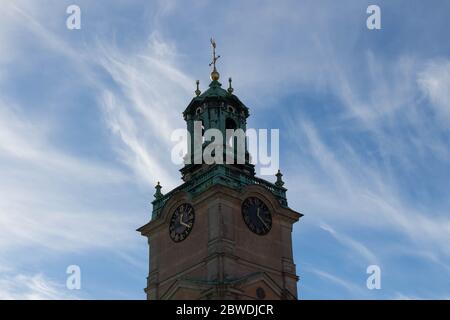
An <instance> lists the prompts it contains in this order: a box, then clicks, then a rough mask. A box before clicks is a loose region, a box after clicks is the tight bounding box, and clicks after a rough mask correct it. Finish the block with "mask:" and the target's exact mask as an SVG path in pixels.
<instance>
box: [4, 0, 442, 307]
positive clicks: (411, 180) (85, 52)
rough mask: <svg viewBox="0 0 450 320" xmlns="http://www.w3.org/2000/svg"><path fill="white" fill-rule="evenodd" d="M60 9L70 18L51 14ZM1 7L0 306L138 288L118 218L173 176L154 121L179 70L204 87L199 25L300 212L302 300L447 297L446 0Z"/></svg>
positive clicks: (160, 118)
mask: <svg viewBox="0 0 450 320" xmlns="http://www.w3.org/2000/svg"><path fill="white" fill-rule="evenodd" d="M72 4H75V5H78V6H79V7H80V9H81V29H80V30H69V29H68V28H67V27H66V20H67V18H68V16H69V15H68V14H67V13H66V9H67V7H68V6H69V5H72ZM371 4H376V5H378V6H379V7H380V9H381V29H380V30H369V29H368V28H367V26H366V20H367V18H368V16H369V14H367V12H366V10H367V7H368V6H369V5H371ZM0 6H1V8H2V10H0V299H144V298H145V294H144V291H143V288H144V287H145V285H146V276H147V272H148V247H147V242H146V239H145V238H143V237H141V236H140V235H139V234H138V233H137V232H136V231H135V230H136V229H137V228H138V227H140V226H142V225H144V224H145V223H147V222H148V221H149V219H150V216H151V201H152V198H153V193H154V186H155V184H156V182H157V181H161V184H162V186H163V190H162V191H163V192H168V191H170V190H171V189H172V188H174V187H176V186H177V185H179V184H180V183H181V179H180V173H179V172H178V170H179V169H180V167H179V166H177V165H175V164H172V162H171V161H170V157H171V148H172V147H173V142H171V141H170V134H171V132H172V131H173V130H174V129H177V128H184V127H185V123H184V121H183V118H182V115H181V113H182V111H183V110H184V109H185V107H186V106H187V105H188V103H189V102H190V100H191V99H192V97H193V96H194V90H195V80H197V79H199V80H200V89H202V90H205V89H206V88H207V85H208V83H209V81H210V80H209V73H210V68H209V66H208V64H209V62H210V59H211V51H210V43H209V39H210V37H214V38H215V39H216V42H217V50H218V53H219V54H220V55H221V58H220V60H219V62H218V69H219V72H220V73H221V75H222V79H227V78H228V77H229V76H231V77H233V86H234V89H235V91H234V93H235V94H236V95H237V96H238V97H239V98H240V99H241V100H242V101H243V102H244V103H245V104H246V105H247V106H248V107H249V108H250V113H251V116H250V118H249V119H248V126H249V127H252V128H266V129H279V130H280V167H281V170H282V172H283V174H284V177H283V178H284V180H285V182H286V184H285V186H286V187H287V189H288V192H287V196H288V201H289V206H290V207H291V208H293V209H295V210H297V211H300V212H301V213H303V214H304V217H302V219H301V221H300V222H299V223H297V224H295V226H294V230H293V243H294V258H295V263H296V266H297V273H298V274H299V276H300V281H299V285H298V289H299V297H300V298H302V299H450V141H449V134H450V126H449V123H450V41H448V40H449V36H448V31H449V26H448V12H449V11H450V3H449V2H448V1H444V0H441V1H440V0H435V1H432V2H427V1H400V0H391V1H370V2H369V1H359V0H358V1H356V0H354V1H349V0H346V1H325V0H321V1H277V2H273V1H264V0H261V1H245V2H244V1H222V2H219V1H206V0H203V1H202V0H199V1H189V2H187V1H171V0H164V1H148V0H146V1H144V0H127V1H124V0H114V1H113V0H111V1H87V0H71V1H65V0H40V1H31V0H14V1H12V0H0ZM262 178H264V179H267V180H269V181H272V182H273V181H275V178H274V177H272V176H262ZM70 265H77V266H79V267H80V269H81V289H80V290H69V289H68V288H67V286H66V280H67V277H68V274H67V273H66V269H67V267H68V266H70ZM370 265H377V266H379V267H380V270H381V288H380V289H378V290H377V289H375V290H369V289H368V288H367V286H366V280H367V278H368V276H369V275H368V274H367V272H366V270H367V267H368V266H370Z"/></svg>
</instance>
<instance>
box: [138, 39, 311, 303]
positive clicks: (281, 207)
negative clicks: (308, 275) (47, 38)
mask: <svg viewBox="0 0 450 320" xmlns="http://www.w3.org/2000/svg"><path fill="white" fill-rule="evenodd" d="M211 44H212V47H213V61H212V63H211V66H212V67H213V71H212V73H211V80H212V81H211V83H210V85H209V88H208V90H206V91H205V92H204V93H201V92H200V90H199V87H198V81H197V90H196V91H195V94H196V97H194V98H193V99H192V101H191V102H190V103H189V105H188V106H187V108H186V110H185V111H184V112H183V116H184V119H185V121H186V123H187V130H188V132H189V134H190V136H191V138H192V139H191V140H190V142H189V145H188V150H189V152H188V155H187V156H186V158H185V162H186V164H185V166H184V167H183V168H182V169H181V170H180V171H181V174H182V179H183V183H182V184H181V185H180V186H178V187H177V188H175V189H173V190H172V191H170V192H168V193H166V194H163V193H162V192H161V188H162V187H161V185H160V184H159V182H158V185H157V186H156V193H155V195H154V197H155V199H154V201H153V202H152V204H153V212H152V218H151V220H150V222H149V223H147V224H146V225H144V226H142V227H141V228H139V229H138V231H139V232H140V233H141V234H142V235H143V236H145V237H147V239H148V244H149V254H150V262H149V274H148V277H147V287H146V289H145V292H146V294H147V299H152V300H155V299H156V300H166V299H297V281H298V276H297V275H296V268H295V264H294V261H293V254H292V236H291V235H292V225H293V224H294V223H295V222H296V221H298V220H299V218H300V217H301V216H302V214H300V213H298V212H296V211H293V210H292V209H290V208H289V207H288V203H287V199H286V191H287V189H286V188H284V187H283V184H284V182H283V181H282V174H281V173H280V171H278V174H277V175H276V182H275V183H271V182H269V181H266V180H263V179H260V178H258V177H256V176H255V170H254V166H253V165H252V164H251V158H250V155H249V153H248V151H247V146H246V143H245V142H244V143H243V145H241V146H239V143H237V140H238V139H237V136H231V137H227V135H226V133H227V129H233V130H235V131H236V132H238V131H239V129H241V130H242V131H244V132H245V130H246V120H247V118H248V117H249V110H248V108H247V107H246V106H245V105H244V104H243V103H242V102H241V101H240V100H239V98H238V97H237V96H235V95H234V94H233V91H234V90H233V88H232V85H231V78H230V79H229V87H228V89H227V90H225V89H223V88H222V84H221V83H220V82H219V78H220V75H219V73H218V71H217V69H216V62H217V59H218V58H219V57H220V56H216V53H215V49H216V44H215V42H214V41H213V40H212V39H211ZM196 129H198V130H196ZM208 129H215V130H216V132H218V131H220V132H221V133H222V134H223V137H224V139H223V141H215V140H213V139H207V137H205V136H203V134H204V133H205V135H206V133H207V132H208ZM217 130H218V131H217ZM209 131H210V130H209ZM231 139H235V140H234V142H236V143H233V142H231V141H230V140H231ZM209 140H213V141H212V142H210V141H209ZM196 142H197V144H196ZM213 143H214V144H216V146H217V145H221V147H222V148H218V149H215V150H216V151H217V150H222V151H223V152H220V153H221V155H217V154H213V155H214V156H217V157H216V159H217V158H221V157H222V159H223V160H224V161H222V162H219V161H216V162H215V163H208V162H207V161H205V160H204V159H202V154H203V151H204V150H205V148H208V146H211V144H213ZM213 153H214V151H213ZM230 158H231V159H233V160H234V161H233V164H228V163H229V162H228V161H225V159H230Z"/></svg>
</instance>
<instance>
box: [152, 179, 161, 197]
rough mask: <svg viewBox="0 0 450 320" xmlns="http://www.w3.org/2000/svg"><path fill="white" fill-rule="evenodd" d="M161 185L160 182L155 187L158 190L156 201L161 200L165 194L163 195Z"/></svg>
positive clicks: (155, 195)
mask: <svg viewBox="0 0 450 320" xmlns="http://www.w3.org/2000/svg"><path fill="white" fill-rule="evenodd" d="M161 188H162V187H161V185H160V184H159V181H158V184H157V185H156V186H155V189H156V192H155V194H154V197H155V199H159V198H161V197H162V196H163V194H162V193H161Z"/></svg>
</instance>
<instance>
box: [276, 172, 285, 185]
mask: <svg viewBox="0 0 450 320" xmlns="http://www.w3.org/2000/svg"><path fill="white" fill-rule="evenodd" d="M275 176H276V177H277V181H276V182H275V185H276V186H277V187H282V186H283V185H284V181H283V180H282V179H281V177H283V174H282V173H281V171H280V170H278V172H277V174H276V175H275Z"/></svg>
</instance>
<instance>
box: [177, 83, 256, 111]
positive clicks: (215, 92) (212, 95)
mask: <svg viewBox="0 0 450 320" xmlns="http://www.w3.org/2000/svg"><path fill="white" fill-rule="evenodd" d="M210 99H220V100H224V101H225V102H228V103H230V104H232V105H234V106H235V107H238V108H242V109H244V110H245V113H246V115H247V116H248V108H247V107H246V106H245V105H244V104H243V103H242V102H241V100H239V98H238V97H236V96H235V95H234V94H232V93H230V92H228V91H227V90H225V89H223V88H222V84H221V83H220V82H219V81H217V80H213V81H211V83H210V84H209V88H208V90H206V91H205V92H203V93H202V94H200V95H199V96H198V97H195V98H193V99H192V101H191V102H190V103H189V105H188V106H187V108H186V110H185V111H184V113H185V114H186V113H189V112H193V111H195V108H196V107H197V106H198V105H200V104H202V103H203V102H205V101H207V100H210Z"/></svg>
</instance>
